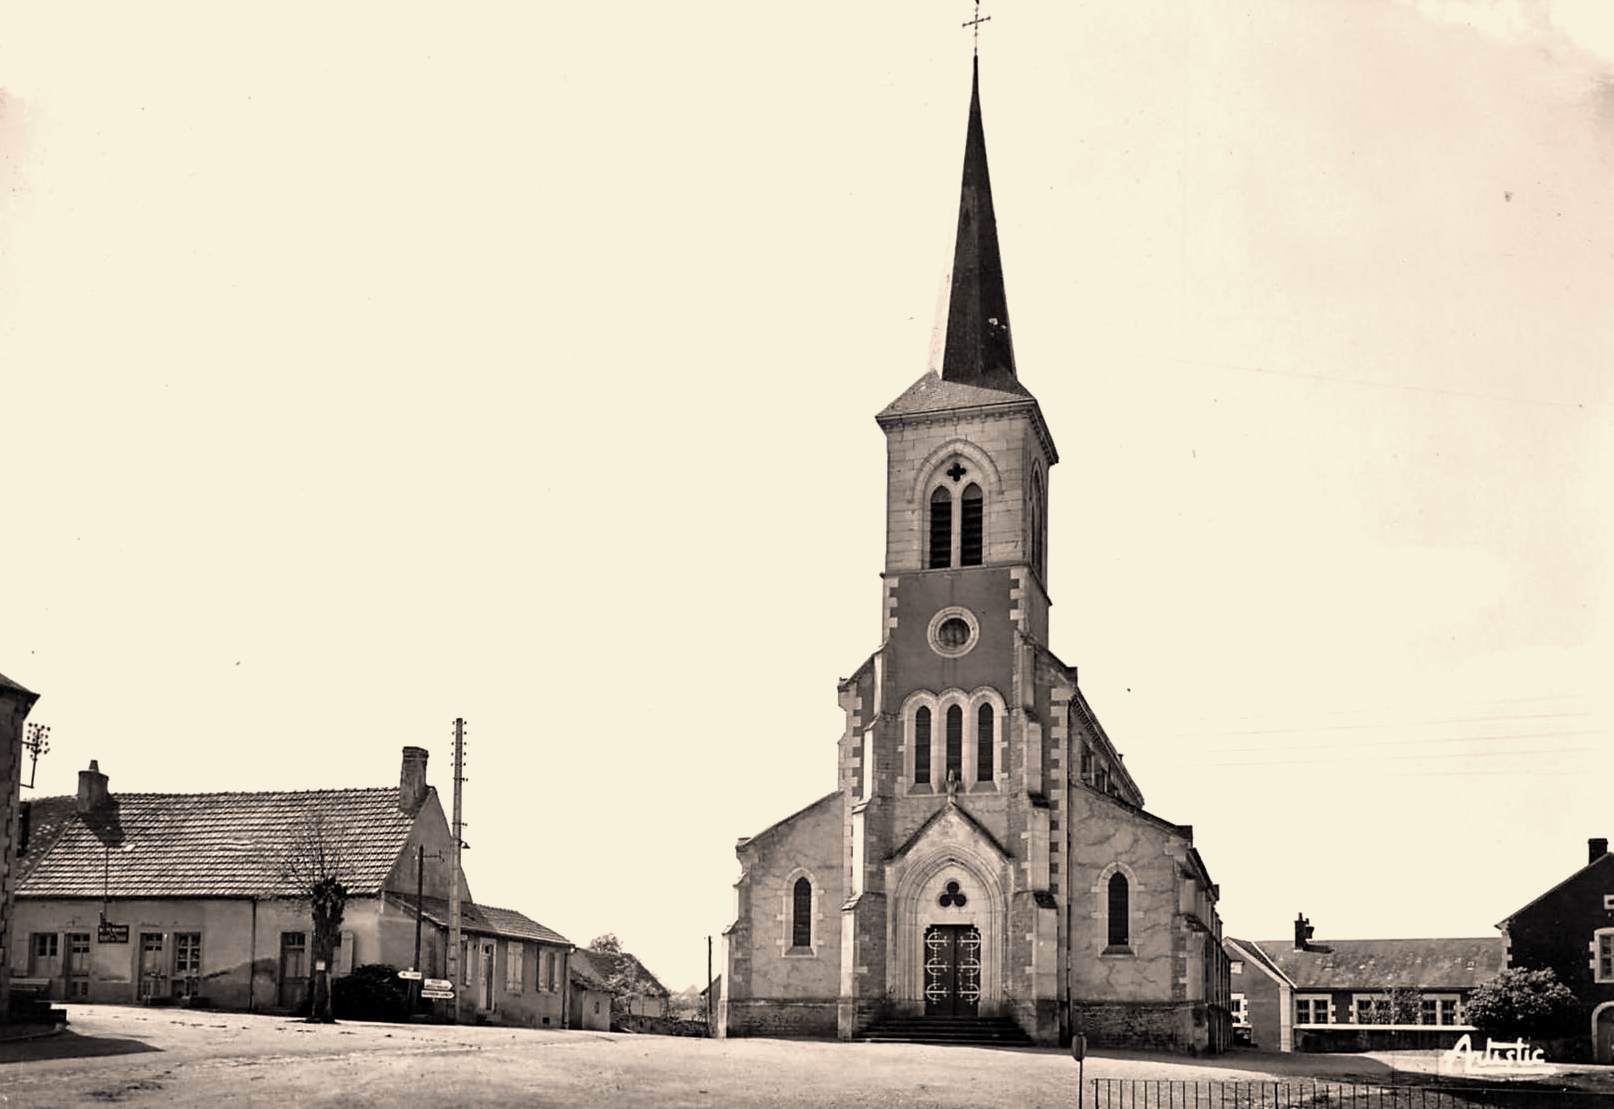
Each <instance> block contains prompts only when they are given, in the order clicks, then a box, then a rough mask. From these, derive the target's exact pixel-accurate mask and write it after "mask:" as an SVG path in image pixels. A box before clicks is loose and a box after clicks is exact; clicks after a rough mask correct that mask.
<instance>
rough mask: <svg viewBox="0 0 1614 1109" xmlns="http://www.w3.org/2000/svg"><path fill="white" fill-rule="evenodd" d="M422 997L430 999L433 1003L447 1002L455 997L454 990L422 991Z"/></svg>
mask: <svg viewBox="0 0 1614 1109" xmlns="http://www.w3.org/2000/svg"><path fill="white" fill-rule="evenodd" d="M420 996H421V997H429V998H431V999H432V1000H433V1001H447V1000H448V999H449V998H451V997H453V996H454V991H453V990H421V991H420Z"/></svg>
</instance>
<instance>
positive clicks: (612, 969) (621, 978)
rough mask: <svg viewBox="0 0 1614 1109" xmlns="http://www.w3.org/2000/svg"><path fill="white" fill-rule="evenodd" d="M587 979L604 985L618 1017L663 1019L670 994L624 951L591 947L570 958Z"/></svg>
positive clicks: (658, 980)
mask: <svg viewBox="0 0 1614 1109" xmlns="http://www.w3.org/2000/svg"><path fill="white" fill-rule="evenodd" d="M572 957H573V959H575V960H576V961H577V964H578V967H579V969H580V970H582V971H583V972H584V973H585V974H586V975H587V976H588V978H589V979H591V980H592V981H594V982H599V983H604V984H605V988H606V990H607V991H608V992H609V993H610V995H611V1008H612V1009H613V1011H614V1012H615V1013H616V1014H617V1015H618V1016H633V1017H664V1016H666V1015H667V998H668V996H669V995H670V994H671V991H670V990H668V989H667V987H666V986H664V985H662V984H661V980H660V979H659V978H657V977H656V976H655V975H654V974H652V973H650V968H649V967H647V966H645V965H644V964H643V963H641V962H640V961H639V960H638V959H637V958H636V957H635V956H633V955H631V954H629V953H628V952H626V951H607V950H601V949H600V948H598V947H590V948H588V949H587V950H584V951H578V952H576V953H574V954H573V956H572Z"/></svg>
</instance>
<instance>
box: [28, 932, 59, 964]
mask: <svg viewBox="0 0 1614 1109" xmlns="http://www.w3.org/2000/svg"><path fill="white" fill-rule="evenodd" d="M59 950H60V949H59V948H58V947H57V946H56V933H55V932H35V933H34V958H36V959H54V958H56V953H57V951H59Z"/></svg>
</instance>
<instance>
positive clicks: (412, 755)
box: [398, 747, 427, 815]
mask: <svg viewBox="0 0 1614 1109" xmlns="http://www.w3.org/2000/svg"><path fill="white" fill-rule="evenodd" d="M426 758H427V751H426V748H424V747H405V748H404V749H403V769H402V770H401V771H400V772H399V774H398V807H399V808H400V809H402V810H403V811H404V812H406V813H409V814H411V815H413V814H414V813H415V811H416V810H417V809H419V808H420V806H421V805H423V804H425V802H426Z"/></svg>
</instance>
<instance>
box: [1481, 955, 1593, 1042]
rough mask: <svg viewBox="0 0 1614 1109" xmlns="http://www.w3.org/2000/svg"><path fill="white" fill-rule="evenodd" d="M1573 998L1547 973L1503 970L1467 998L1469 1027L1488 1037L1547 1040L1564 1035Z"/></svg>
mask: <svg viewBox="0 0 1614 1109" xmlns="http://www.w3.org/2000/svg"><path fill="white" fill-rule="evenodd" d="M1575 1006H1576V1002H1575V995H1574V994H1572V993H1570V992H1569V987H1568V986H1565V985H1564V984H1563V983H1562V982H1560V981H1558V976H1557V975H1556V974H1554V973H1553V972H1552V971H1550V970H1517V969H1514V970H1504V971H1503V972H1502V973H1501V974H1498V975H1497V976H1496V977H1495V978H1493V979H1491V980H1490V981H1489V982H1486V983H1484V984H1482V985H1481V986H1480V987H1479V988H1478V989H1476V990H1475V991H1474V992H1473V993H1472V994H1470V995H1469V997H1468V1001H1467V1003H1466V1004H1465V1005H1464V1006H1463V1013H1464V1015H1465V1016H1466V1018H1467V1020H1468V1023H1470V1024H1472V1025H1473V1026H1474V1027H1475V1028H1478V1029H1479V1030H1480V1031H1481V1032H1484V1033H1485V1034H1486V1035H1487V1036H1495V1037H1497V1038H1499V1039H1504V1040H1511V1039H1517V1038H1520V1037H1523V1038H1525V1039H1546V1038H1550V1037H1552V1036H1557V1035H1561V1034H1563V1033H1564V1032H1567V1031H1568V1030H1569V1029H1570V1027H1571V1025H1572V1024H1573V1022H1574V1018H1575Z"/></svg>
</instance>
